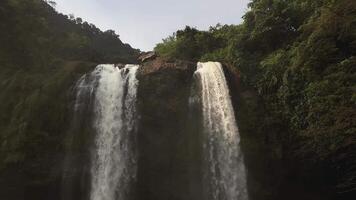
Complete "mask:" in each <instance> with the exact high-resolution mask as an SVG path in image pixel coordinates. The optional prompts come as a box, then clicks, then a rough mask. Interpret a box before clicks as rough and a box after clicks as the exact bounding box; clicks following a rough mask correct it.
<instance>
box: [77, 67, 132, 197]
mask: <svg viewBox="0 0 356 200" xmlns="http://www.w3.org/2000/svg"><path fill="white" fill-rule="evenodd" d="M137 69H138V66H137V65H126V66H125V67H124V68H122V69H119V68H117V67H115V66H114V65H99V66H98V67H96V69H95V70H94V71H93V72H92V73H91V74H90V75H86V76H83V77H82V78H81V79H80V80H79V82H78V84H77V86H76V87H77V102H76V105H75V110H78V108H79V107H80V106H82V105H81V103H80V102H81V101H78V99H80V98H81V97H82V96H83V95H84V94H87V95H84V96H91V97H93V98H89V99H92V100H90V101H92V102H91V103H90V104H92V106H91V107H92V109H93V129H94V132H95V148H94V151H93V155H92V159H91V193H90V199H91V200H127V199H130V196H131V187H132V184H134V182H135V179H136V165H137V155H136V154H137V152H136V148H135V146H136V144H135V141H136V126H137V124H136V120H137V116H136V114H137V112H136V92H137V86H138V80H137V79H136V72H137ZM87 104H88V102H87Z"/></svg>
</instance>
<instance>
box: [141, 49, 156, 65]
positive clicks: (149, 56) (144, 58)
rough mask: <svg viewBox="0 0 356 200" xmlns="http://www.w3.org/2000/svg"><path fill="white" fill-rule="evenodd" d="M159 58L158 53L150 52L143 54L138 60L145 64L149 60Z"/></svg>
mask: <svg viewBox="0 0 356 200" xmlns="http://www.w3.org/2000/svg"><path fill="white" fill-rule="evenodd" d="M156 57H157V54H156V52H154V51H149V52H144V53H141V55H140V56H139V57H138V60H139V61H140V62H141V63H143V62H146V61H148V60H152V59H155V58H156Z"/></svg>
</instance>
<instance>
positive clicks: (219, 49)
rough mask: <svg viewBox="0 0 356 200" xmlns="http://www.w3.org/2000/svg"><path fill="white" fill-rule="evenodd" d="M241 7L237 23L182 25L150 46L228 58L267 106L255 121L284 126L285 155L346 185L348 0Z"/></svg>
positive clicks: (351, 162) (351, 186)
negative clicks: (243, 11) (241, 18)
mask: <svg viewBox="0 0 356 200" xmlns="http://www.w3.org/2000/svg"><path fill="white" fill-rule="evenodd" d="M249 7H250V10H249V11H248V12H247V13H246V14H245V16H244V22H243V23H242V24H241V25H223V26H222V25H217V26H215V27H211V28H210V29H209V30H208V31H199V30H197V29H195V28H191V27H186V28H185V29H184V30H179V31H177V32H176V33H175V34H174V35H173V36H170V37H168V38H167V39H164V40H163V42H162V43H160V44H158V45H157V46H156V48H155V50H156V51H157V52H158V53H159V54H160V55H161V56H164V57H168V58H179V59H188V60H195V61H197V60H202V61H208V60H217V61H221V62H224V63H226V64H229V65H233V66H236V67H237V68H238V70H239V71H240V73H241V79H242V82H243V84H244V85H245V86H248V87H253V88H255V90H256V91H258V93H259V95H260V97H261V98H262V102H263V106H264V107H265V109H266V112H267V113H268V114H267V115H266V116H265V118H264V119H263V123H264V124H260V125H261V126H266V127H268V126H271V125H273V128H274V129H275V130H276V129H278V127H288V130H287V131H286V132H283V134H282V135H281V138H280V143H282V144H283V145H284V146H285V148H284V150H283V151H284V153H285V156H286V157H288V158H287V159H291V158H294V159H296V158H297V160H298V159H299V160H300V161H301V162H303V163H304V164H305V165H310V166H322V167H321V169H322V168H327V169H329V170H331V171H332V173H330V179H332V178H331V177H333V176H334V175H335V180H336V181H335V182H334V183H335V185H334V186H337V188H338V191H339V192H342V193H343V192H346V193H347V192H352V191H354V190H355V189H356V184H355V182H356V161H355V160H356V159H355V152H356V128H355V127H356V1H354V0H337V1H335V0H253V1H252V2H251V3H250V4H249ZM283 129H284V128H283ZM333 178H334V177H333Z"/></svg>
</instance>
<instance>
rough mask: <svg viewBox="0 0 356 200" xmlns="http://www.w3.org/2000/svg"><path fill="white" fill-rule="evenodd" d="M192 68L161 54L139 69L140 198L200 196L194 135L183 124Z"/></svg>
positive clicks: (156, 199) (187, 63)
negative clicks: (171, 60) (160, 56)
mask: <svg viewBox="0 0 356 200" xmlns="http://www.w3.org/2000/svg"><path fill="white" fill-rule="evenodd" d="M195 69H196V64H195V63H191V62H184V61H175V62H170V61H167V60H164V59H161V58H156V59H154V60H151V61H148V62H146V63H144V64H143V66H142V67H141V68H140V69H139V72H138V79H139V87H138V97H137V98H138V109H139V113H140V115H141V116H140V124H139V127H138V148H139V160H138V177H137V180H138V185H137V188H138V190H139V191H138V193H139V194H138V196H139V197H138V198H139V199H145V200H167V199H170V200H175V199H177V200H178V199H179V200H185V199H196V200H198V199H201V198H200V197H199V194H200V192H199V191H200V190H199V185H200V178H199V177H200V176H199V174H200V172H199V169H200V167H199V146H198V145H196V143H197V141H198V136H197V135H196V134H191V133H190V131H189V128H188V126H187V124H188V123H187V119H188V118H187V115H188V112H189V102H188V100H189V96H190V87H191V82H192V78H193V73H194V71H195Z"/></svg>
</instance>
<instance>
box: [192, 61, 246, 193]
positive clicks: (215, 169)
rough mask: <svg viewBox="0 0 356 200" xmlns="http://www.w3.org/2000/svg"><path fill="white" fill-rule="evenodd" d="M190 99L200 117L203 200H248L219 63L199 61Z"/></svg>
mask: <svg viewBox="0 0 356 200" xmlns="http://www.w3.org/2000/svg"><path fill="white" fill-rule="evenodd" d="M194 78H195V84H194V85H195V86H194V89H193V90H194V91H193V92H194V93H195V96H192V98H193V99H191V100H192V101H191V102H193V103H194V102H198V103H199V106H200V110H201V115H202V116H201V118H202V132H203V134H202V138H203V156H204V158H203V174H204V180H203V191H204V195H205V198H204V199H206V200H247V199H248V195H247V188H246V172H245V166H244V162H243V156H242V153H241V151H240V147H239V142H240V136H239V131H238V128H237V125H236V120H235V115H234V110H233V107H232V102H231V99H230V95H229V89H228V86H227V83H226V80H225V76H224V72H223V69H222V66H221V64H220V63H217V62H207V63H198V68H197V71H196V72H195V74H194Z"/></svg>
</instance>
